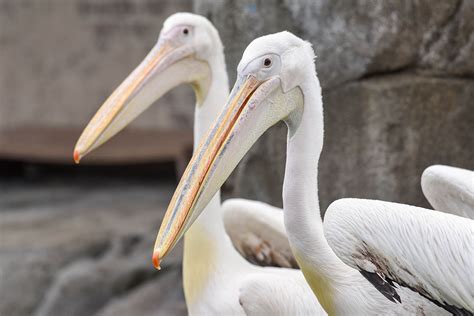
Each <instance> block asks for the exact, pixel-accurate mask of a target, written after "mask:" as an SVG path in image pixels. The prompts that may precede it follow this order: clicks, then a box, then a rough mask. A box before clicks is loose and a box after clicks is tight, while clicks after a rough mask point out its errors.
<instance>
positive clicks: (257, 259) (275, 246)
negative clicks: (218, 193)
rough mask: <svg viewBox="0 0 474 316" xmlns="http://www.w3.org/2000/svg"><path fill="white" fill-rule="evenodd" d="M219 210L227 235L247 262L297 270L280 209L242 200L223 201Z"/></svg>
mask: <svg viewBox="0 0 474 316" xmlns="http://www.w3.org/2000/svg"><path fill="white" fill-rule="evenodd" d="M222 208H223V212H224V215H223V217H224V225H225V229H226V231H227V234H228V235H229V236H230V239H231V240H232V243H233V244H234V247H235V248H236V249H237V250H238V251H239V252H240V253H241V254H242V256H244V257H245V258H246V259H247V260H249V261H250V262H252V263H254V264H258V265H262V266H276V267H285V268H298V265H297V263H296V260H295V259H294V257H293V254H292V252H291V249H290V244H289V242H288V238H287V236H286V230H285V225H284V223H283V211H282V210H281V209H280V208H276V207H273V206H270V205H268V204H265V203H262V202H257V201H250V200H244V199H230V200H227V201H225V202H224V203H223V204H222Z"/></svg>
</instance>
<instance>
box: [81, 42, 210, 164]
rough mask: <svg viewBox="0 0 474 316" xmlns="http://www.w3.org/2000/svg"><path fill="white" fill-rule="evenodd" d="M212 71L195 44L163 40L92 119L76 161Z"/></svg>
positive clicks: (83, 136)
mask: <svg viewBox="0 0 474 316" xmlns="http://www.w3.org/2000/svg"><path fill="white" fill-rule="evenodd" d="M209 73H210V70H209V66H208V64H207V63H206V62H204V61H200V60H197V59H196V58H195V57H194V51H193V49H192V47H191V46H186V45H180V44H179V43H175V42H174V41H173V40H172V39H168V40H163V41H159V42H158V43H157V44H156V46H155V47H153V49H152V50H151V51H150V53H149V54H148V55H147V56H146V57H145V59H144V60H143V61H142V62H141V63H140V65H139V66H138V67H137V68H136V69H135V70H134V71H133V72H132V73H131V74H130V75H129V76H128V77H127V78H126V79H125V80H124V81H123V82H122V84H120V86H119V87H118V88H117V89H116V90H115V91H114V92H113V93H112V95H110V96H109V98H108V99H107V100H106V101H105V103H104V104H103V105H102V106H101V107H100V109H99V110H98V111H97V113H96V114H95V116H94V117H93V118H92V120H91V121H90V122H89V124H88V125H87V127H86V129H85V130H84V132H83V133H82V135H81V137H80V138H79V140H78V142H77V144H76V146H75V148H74V160H75V161H76V163H79V160H80V159H81V158H82V157H84V156H85V155H86V154H88V153H89V152H91V151H92V150H94V149H95V148H97V147H99V146H100V145H101V144H103V143H105V142H106V141H107V140H109V139H110V138H112V137H113V136H114V135H115V134H116V133H118V132H119V131H120V130H122V129H123V128H124V127H125V126H127V125H128V124H129V123H130V122H132V121H133V120H134V119H135V118H136V117H137V116H138V115H140V114H141V113H142V112H143V111H145V110H146V109H147V108H148V107H149V106H150V105H151V104H153V102H154V101H156V100H157V99H159V98H160V97H161V96H163V95H164V94H165V93H166V92H168V91H169V90H171V89H172V88H174V87H176V86H178V85H180V84H182V83H194V82H197V81H200V80H201V79H203V78H206V76H208V75H209Z"/></svg>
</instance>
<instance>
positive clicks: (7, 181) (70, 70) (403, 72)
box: [0, 0, 474, 316]
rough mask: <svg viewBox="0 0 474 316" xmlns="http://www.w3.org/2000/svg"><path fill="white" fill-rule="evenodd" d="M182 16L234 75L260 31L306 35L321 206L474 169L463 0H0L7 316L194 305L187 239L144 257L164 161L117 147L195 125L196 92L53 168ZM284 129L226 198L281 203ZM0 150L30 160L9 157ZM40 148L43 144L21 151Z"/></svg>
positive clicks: (163, 189)
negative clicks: (214, 33) (434, 168)
mask: <svg viewBox="0 0 474 316" xmlns="http://www.w3.org/2000/svg"><path fill="white" fill-rule="evenodd" d="M177 11H195V12H197V13H200V14H203V15H205V16H207V17H208V18H209V19H210V20H211V21H212V22H214V23H215V25H216V26H217V28H218V29H219V31H220V33H221V36H222V38H223V42H224V44H225V53H226V56H227V64H228V71H229V74H230V79H231V80H230V81H231V83H232V82H233V80H234V78H235V75H236V73H235V69H236V66H237V63H238V61H239V60H240V57H241V54H242V51H243V49H244V48H245V47H246V46H247V45H248V43H249V42H250V41H251V40H252V39H253V38H255V37H257V36H260V35H264V34H267V33H270V32H277V31H281V30H283V29H287V30H289V31H292V32H294V33H295V34H297V35H299V36H301V37H303V38H306V39H307V40H309V41H310V42H311V43H312V44H313V46H314V48H315V51H316V53H317V55H318V58H317V60H316V62H317V71H318V75H319V78H320V80H321V83H322V86H323V98H324V106H325V147H324V150H323V155H322V158H321V162H320V165H319V173H320V185H319V195H320V199H321V208H322V210H325V209H326V207H327V206H328V205H329V203H331V202H332V201H333V200H334V199H337V198H341V197H369V198H378V199H384V200H392V201H399V202H405V203H410V204H415V205H421V206H428V205H427V203H426V201H425V199H424V198H423V196H422V193H421V189H420V180H419V179H420V176H421V173H422V171H423V169H424V168H425V167H427V166H428V165H431V164H435V163H445V164H450V165H454V166H459V167H465V168H470V169H474V160H473V157H474V149H473V148H474V146H473V145H474V139H473V136H472V127H473V126H474V111H473V110H474V80H473V79H474V2H473V1H471V0H464V1H462V0H411V1H408V0H405V1H398V0H393V1H388V0H387V1H369V0H353V1H341V0H265V1H263V0H262V1H255V0H254V1H250V0H243V1H232V0H218V1H213V0H194V1H192V0H179V1H171V0H163V1H158V0H103V1H92V0H71V1H61V0H44V1H33V0H23V1H16V0H0V315H12V316H16V315H18V316H22V315H53V316H54V315H68V316H69V315H78V316H79V315H185V314H186V307H185V304H184V300H183V294H182V289H181V274H180V271H181V249H179V248H178V249H176V251H174V252H173V254H172V256H170V257H169V258H168V259H167V260H166V261H165V262H164V266H163V269H162V270H161V271H160V272H156V271H154V269H153V267H152V265H151V260H150V255H151V249H152V244H153V242H154V239H155V236H156V233H157V229H158V227H159V223H160V221H161V218H162V216H163V213H164V210H165V208H166V206H167V203H168V201H169V199H170V197H171V194H172V192H173V190H174V186H175V185H176V182H175V181H176V179H175V178H174V176H173V171H172V168H173V167H172V165H170V164H168V165H162V164H159V165H158V164H155V163H152V164H145V165H143V164H141V165H139V166H135V165H133V164H134V163H136V162H137V161H142V160H140V159H141V158H143V155H145V154H144V153H143V152H141V151H136V150H130V147H127V144H129V145H130V146H132V145H133V144H134V143H145V145H146V147H153V146H154V145H155V146H156V147H158V146H159V144H162V143H160V140H159V139H157V138H156V137H158V136H159V135H163V133H164V132H165V131H169V130H188V129H191V126H192V114H193V103H194V101H193V95H192V92H191V89H189V88H187V87H182V88H179V89H176V90H175V91H173V92H170V93H169V94H168V95H167V96H166V97H165V98H164V99H162V100H160V102H159V103H161V104H162V105H163V106H154V107H152V108H151V109H150V110H149V111H148V112H147V114H146V115H144V116H142V117H140V118H139V119H138V120H137V121H136V122H135V123H134V124H133V126H131V128H130V130H132V131H146V132H147V133H149V134H146V135H148V136H147V138H143V137H142V136H143V134H133V133H132V134H129V136H128V137H125V138H122V143H121V144H122V146H121V148H123V151H122V153H128V154H129V153H130V152H132V153H134V154H136V155H129V156H126V159H125V161H122V162H121V163H122V165H119V166H115V167H113V166H103V165H102V166H95V167H90V166H89V167H88V166H87V165H86V166H79V167H73V166H68V165H65V161H63V160H61V162H62V164H61V165H58V164H57V163H56V161H57V155H59V156H60V155H63V153H67V154H68V155H69V153H70V151H71V150H72V146H73V141H75V139H76V137H77V136H78V133H79V132H80V130H81V129H82V128H83V126H84V125H85V124H86V122H87V121H88V120H89V118H90V117H91V116H92V114H93V113H94V112H95V111H96V109H97V107H98V106H99V105H100V104H101V102H102V101H103V100H104V99H105V98H106V97H107V96H108V95H109V94H110V93H111V91H112V90H113V89H114V88H115V87H116V86H117V85H118V84H119V83H120V82H121V81H122V80H123V78H124V77H125V76H126V75H127V74H128V73H129V72H130V71H131V70H132V69H133V67H134V66H135V65H137V64H138V63H139V62H140V61H141V59H142V58H143V57H144V56H145V54H146V53H147V51H148V50H149V49H150V48H151V47H152V46H153V44H154V43H155V41H156V38H157V36H158V33H159V30H160V28H161V25H162V22H163V20H164V19H165V18H166V17H167V16H168V15H169V14H171V13H174V12H177ZM32 130H33V131H35V133H32V132H31V131H32ZM21 135H23V136H22V137H21V139H20V138H19V137H20V136H21ZM42 135H43V136H44V135H46V136H47V137H46V138H47V139H49V140H50V142H49V143H41V142H40V141H38V138H35V137H36V136H38V137H39V136H42ZM58 135H72V137H70V138H67V137H66V139H65V141H64V143H61V142H60V139H59V140H56V138H51V137H54V136H58ZM119 137H120V136H119ZM119 137H118V138H119ZM119 139H120V138H119ZM285 139H286V127H285V126H284V125H283V124H280V125H277V126H275V127H274V128H272V130H271V131H269V132H268V133H267V134H266V135H265V136H264V137H263V138H262V139H261V140H260V141H259V142H258V143H257V144H256V145H255V146H254V147H253V149H252V150H251V152H250V153H249V154H248V155H247V156H246V157H245V158H244V160H243V162H242V163H241V164H240V166H239V167H238V168H237V170H236V171H235V172H234V174H233V176H232V178H231V179H230V180H229V181H228V183H227V184H226V188H227V196H240V197H247V198H254V199H259V200H262V201H266V202H270V203H272V204H274V205H281V184H282V179H283V171H284V161H285ZM138 140H140V141H138ZM155 143H156V144H155ZM57 144H61V145H60V152H59V153H58V154H56V152H53V153H51V151H52V150H51V148H52V147H53V146H54V145H57ZM6 145H9V147H10V146H13V145H15V146H18V147H19V148H21V151H17V152H20V153H22V155H19V156H8V157H5V156H2V152H5V151H2V150H4V149H5V147H6ZM38 150H43V151H44V152H46V153H50V156H48V157H47V159H46V160H43V163H41V164H38V163H36V162H35V163H30V160H29V159H28V158H29V157H31V156H32V155H34V154H35V153H37V152H38ZM105 151H106V152H107V149H105ZM111 153H112V155H109V156H106V158H107V157H108V159H110V157H113V156H116V154H117V152H114V151H111ZM119 153H120V152H119ZM44 157H46V156H43V159H44ZM68 157H69V156H68ZM140 157H141V158H140ZM6 158H8V161H6V160H5V159H6ZM48 159H49V160H48ZM67 161H68V162H69V161H70V160H67ZM108 161H109V160H107V159H106V160H105V162H108ZM53 162H54V164H53ZM109 162H113V161H111V160H110V161H109ZM123 163H127V164H126V165H123ZM170 170H171V171H170ZM315 189H316V188H315Z"/></svg>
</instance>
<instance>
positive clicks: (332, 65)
mask: <svg viewBox="0 0 474 316" xmlns="http://www.w3.org/2000/svg"><path fill="white" fill-rule="evenodd" d="M194 9H195V10H196V11H197V12H198V13H200V14H203V15H205V16H207V17H208V18H210V19H211V20H212V21H213V22H214V23H215V24H216V26H217V28H218V29H219V31H220V33H221V36H222V38H223V42H224V45H225V52H226V56H227V63H228V65H229V67H228V71H229V73H230V74H231V76H230V78H231V79H233V78H235V74H236V72H235V69H236V67H237V63H238V61H239V60H240V57H241V56H242V52H243V50H244V49H245V47H246V46H247V45H248V44H249V43H250V42H251V41H252V40H253V39H254V38H255V37H258V36H262V35H265V34H268V33H274V32H279V31H282V30H288V31H291V32H293V33H295V34H297V35H299V36H301V37H302V38H304V39H306V40H308V41H310V42H311V43H312V44H313V46H314V49H315V51H316V55H317V56H318V59H317V61H318V74H319V77H320V80H321V83H322V85H323V87H326V88H330V87H334V86H336V85H339V84H341V83H344V82H347V81H351V80H354V79H358V78H361V77H363V76H367V75H371V74H376V73H380V72H387V71H397V70H400V69H405V68H420V69H423V70H424V71H425V72H427V73H430V74H431V73H436V74H437V75H442V76H452V75H456V76H457V75H459V76H474V63H473V60H472V54H473V53H474V35H473V34H474V20H473V19H472V16H473V15H474V3H473V2H472V1H463V0H449V1H444V0H435V1H432V0H422V1H408V0H406V1H398V0H393V1H380V2H377V1H376V2H374V1H366V0H356V1H334V0H317V1H314V0H284V1H280V0H270V1H265V2H256V1H252V0H244V1H232V0H223V1H212V0H195V1H194Z"/></svg>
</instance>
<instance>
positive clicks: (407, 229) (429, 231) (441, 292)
mask: <svg viewBox="0 0 474 316" xmlns="http://www.w3.org/2000/svg"><path fill="white" fill-rule="evenodd" d="M324 231H325V235H326V237H327V239H328V242H329V245H330V246H331V248H332V249H333V250H334V251H335V253H336V254H337V255H338V257H339V258H341V259H342V261H344V262H345V263H346V264H348V265H350V266H351V267H353V268H355V269H359V270H363V271H367V272H370V273H375V274H376V275H374V276H369V278H372V277H374V278H379V281H380V282H382V280H383V279H386V280H387V281H389V280H391V281H394V282H396V283H397V284H399V285H402V286H407V287H409V288H411V289H413V290H414V291H416V292H418V293H420V294H422V295H424V296H425V297H428V298H429V299H431V300H433V301H436V302H437V303H439V304H440V305H441V306H443V307H444V308H446V309H447V310H449V311H450V312H452V313H453V314H455V315H467V314H468V313H467V312H468V311H469V312H470V313H472V312H473V311H474V296H473V291H474V282H473V277H472V272H473V271H474V245H473V233H474V222H473V221H472V220H470V219H466V218H462V217H459V216H455V215H451V214H445V213H442V212H437V211H432V210H427V209H423V208H420V207H414V206H409V205H403V204H397V203H390V202H382V201H374V200H360V199H342V200H338V201H335V202H333V203H332V204H331V205H330V206H329V208H328V210H327V212H326V216H325V220H324ZM375 282H377V280H376V281H375ZM393 289H394V290H395V292H397V291H398V286H396V285H394V286H393ZM402 303H403V299H402Z"/></svg>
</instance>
